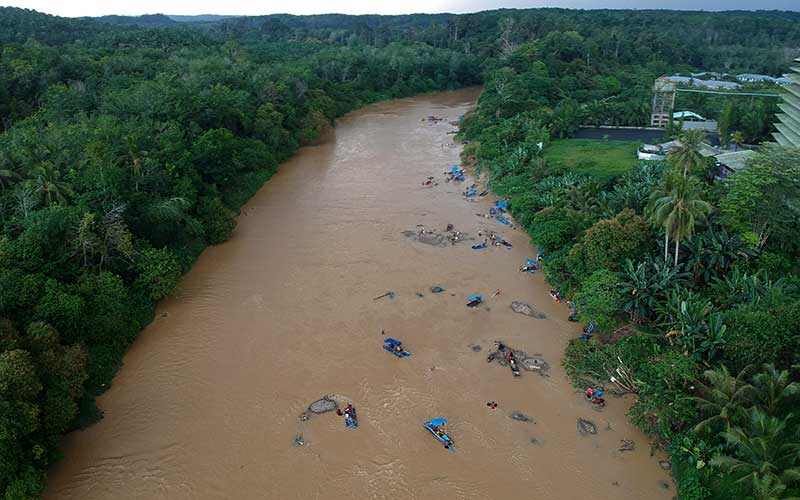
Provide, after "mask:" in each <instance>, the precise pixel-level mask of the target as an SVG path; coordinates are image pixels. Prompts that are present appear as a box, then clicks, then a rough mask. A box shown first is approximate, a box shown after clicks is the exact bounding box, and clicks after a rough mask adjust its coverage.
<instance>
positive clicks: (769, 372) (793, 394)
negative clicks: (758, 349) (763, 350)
mask: <svg viewBox="0 0 800 500" xmlns="http://www.w3.org/2000/svg"><path fill="white" fill-rule="evenodd" d="M753 386H754V387H755V388H756V390H757V392H758V397H759V400H760V403H761V404H760V406H761V407H762V408H763V409H764V411H765V412H766V413H767V415H772V416H776V415H778V414H779V412H780V410H781V409H783V408H787V407H788V406H789V405H790V404H791V403H792V402H793V401H795V400H796V399H797V398H798V396H800V382H792V379H791V377H790V376H789V372H788V371H787V370H779V369H777V368H775V365H773V364H772V363H768V364H765V365H764V371H763V372H761V373H757V374H756V375H754V376H753Z"/></svg>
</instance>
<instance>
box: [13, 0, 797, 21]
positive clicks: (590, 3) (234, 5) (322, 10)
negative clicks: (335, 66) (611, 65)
mask: <svg viewBox="0 0 800 500" xmlns="http://www.w3.org/2000/svg"><path fill="white" fill-rule="evenodd" d="M273 3H274V8H271V6H270V5H253V4H252V3H251V2H247V1H243V0H229V1H228V2H226V3H225V9H226V10H228V12H219V11H217V9H218V8H219V7H220V5H219V3H218V2H214V1H212V0H197V1H188V0H178V1H173V2H170V9H169V10H171V11H173V12H165V11H164V5H163V2H159V1H156V0H141V1H138V2H135V3H128V4H123V5H120V3H115V4H109V3H108V2H101V1H99V0H82V1H81V0H79V1H73V2H61V1H57V0H17V1H0V6H3V7H19V8H25V9H32V10H36V11H38V12H43V13H46V14H51V15H56V16H61V17H70V18H80V17H102V16H144V15H155V14H163V15H166V16H226V17H245V16H265V15H272V14H289V15H298V16H302V15H325V14H343V15H386V16H390V15H411V14H468V13H474V12H481V11H487V10H498V9H536V8H556V9H575V10H673V11H689V12H725V11H749V12H769V11H785V12H800V2H797V1H796V0H764V1H763V2H751V1H749V0H732V1H731V0H709V1H707V2H704V4H703V8H702V9H696V8H692V7H695V6H696V5H697V2H696V1H695V0H551V1H546V0H544V1H536V0H533V1H532V0H433V1H430V0H407V1H406V2H404V3H403V4H402V7H398V6H397V4H396V3H394V2H375V1H368V0H350V1H347V2H341V3H340V4H338V6H339V8H338V9H337V11H333V12H332V11H329V10H328V8H329V7H328V5H329V2H325V1H323V0H296V1H295V2H292V4H291V8H289V9H287V8H286V4H285V3H283V2H280V3H277V2H273Z"/></svg>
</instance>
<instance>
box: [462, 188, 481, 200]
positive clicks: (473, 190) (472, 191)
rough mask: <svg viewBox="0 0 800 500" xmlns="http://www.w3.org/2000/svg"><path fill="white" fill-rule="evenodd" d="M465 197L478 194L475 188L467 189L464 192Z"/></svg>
mask: <svg viewBox="0 0 800 500" xmlns="http://www.w3.org/2000/svg"><path fill="white" fill-rule="evenodd" d="M464 196H466V197H467V198H472V197H473V196H478V191H477V190H475V189H467V192H466V193H465V194H464Z"/></svg>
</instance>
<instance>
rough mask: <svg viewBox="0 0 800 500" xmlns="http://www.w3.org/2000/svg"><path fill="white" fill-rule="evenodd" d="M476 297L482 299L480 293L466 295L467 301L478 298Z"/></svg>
mask: <svg viewBox="0 0 800 500" xmlns="http://www.w3.org/2000/svg"><path fill="white" fill-rule="evenodd" d="M478 299H480V300H483V295H480V294H478V295H470V296H469V297H467V302H472V301H473V300H478Z"/></svg>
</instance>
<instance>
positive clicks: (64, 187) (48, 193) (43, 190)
mask: <svg viewBox="0 0 800 500" xmlns="http://www.w3.org/2000/svg"><path fill="white" fill-rule="evenodd" d="M33 182H34V185H35V186H36V189H37V190H38V191H39V196H40V198H41V200H42V202H43V203H44V205H46V206H49V205H55V204H57V203H64V202H65V201H66V200H67V198H69V197H71V196H74V194H75V193H74V192H73V191H72V186H70V185H69V183H67V182H65V181H63V180H61V173H60V172H59V171H58V169H57V168H55V167H54V166H53V165H52V164H50V163H42V164H40V165H38V166H37V167H36V168H35V169H34V178H33Z"/></svg>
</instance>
